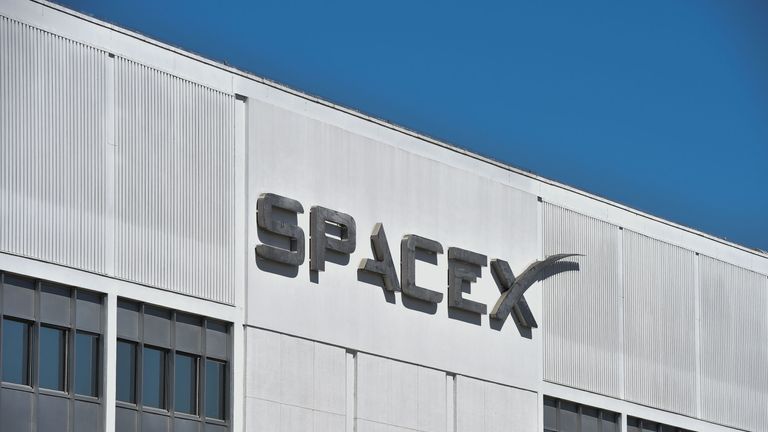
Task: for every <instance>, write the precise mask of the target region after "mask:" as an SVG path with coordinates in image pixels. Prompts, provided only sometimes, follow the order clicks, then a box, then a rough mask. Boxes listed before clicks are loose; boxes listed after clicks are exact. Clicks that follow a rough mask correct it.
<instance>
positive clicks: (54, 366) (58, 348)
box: [39, 327, 67, 391]
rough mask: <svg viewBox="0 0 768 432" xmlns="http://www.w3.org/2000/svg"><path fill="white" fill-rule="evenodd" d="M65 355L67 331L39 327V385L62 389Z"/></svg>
mask: <svg viewBox="0 0 768 432" xmlns="http://www.w3.org/2000/svg"><path fill="white" fill-rule="evenodd" d="M66 356H67V332H66V331H64V330H61V329H57V328H53V327H40V359H39V371H40V372H39V376H40V387H42V388H47V389H52V390H60V391H64V377H65V373H64V372H65V370H66Z"/></svg>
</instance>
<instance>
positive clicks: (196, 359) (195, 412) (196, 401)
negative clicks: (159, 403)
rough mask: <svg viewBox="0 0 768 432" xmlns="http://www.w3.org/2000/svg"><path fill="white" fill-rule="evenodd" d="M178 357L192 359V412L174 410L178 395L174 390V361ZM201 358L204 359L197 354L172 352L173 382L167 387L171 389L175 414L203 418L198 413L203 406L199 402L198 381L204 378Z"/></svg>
mask: <svg viewBox="0 0 768 432" xmlns="http://www.w3.org/2000/svg"><path fill="white" fill-rule="evenodd" d="M179 356H182V357H189V358H191V359H192V361H193V363H194V383H193V390H194V391H193V392H192V398H193V399H194V401H193V402H192V412H185V411H179V410H178V409H177V408H176V403H177V402H178V396H179V395H177V394H176V390H177V388H176V378H177V374H176V372H178V369H177V364H178V362H177V361H176V360H177V359H178V358H179ZM201 358H205V357H202V356H200V355H199V354H193V353H187V352H184V351H180V350H173V382H172V383H171V385H170V386H169V387H172V388H173V411H174V412H175V413H176V414H183V415H188V416H193V417H195V418H201V417H203V416H201V413H200V407H201V406H202V405H203V404H202V401H201V399H202V398H201V391H202V387H201V385H200V384H201V383H200V379H201V378H202V377H203V376H204V372H202V371H201V370H200V363H201V362H200V359H201Z"/></svg>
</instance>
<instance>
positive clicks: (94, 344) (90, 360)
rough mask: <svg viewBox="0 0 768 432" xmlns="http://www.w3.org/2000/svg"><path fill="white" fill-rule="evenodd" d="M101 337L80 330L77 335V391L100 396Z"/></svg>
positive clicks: (82, 393) (81, 393)
mask: <svg viewBox="0 0 768 432" xmlns="http://www.w3.org/2000/svg"><path fill="white" fill-rule="evenodd" d="M99 376H100V373H99V337H98V336H97V335H92V334H88V333H81V332H78V333H77V334H76V335H75V393H77V394H80V395H85V396H94V397H96V396H98V395H99V394H98V377H99Z"/></svg>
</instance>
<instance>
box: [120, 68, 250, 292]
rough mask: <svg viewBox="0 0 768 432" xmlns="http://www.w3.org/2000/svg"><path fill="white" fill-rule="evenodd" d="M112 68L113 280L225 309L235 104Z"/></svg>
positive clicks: (143, 72) (146, 73)
mask: <svg viewBox="0 0 768 432" xmlns="http://www.w3.org/2000/svg"><path fill="white" fill-rule="evenodd" d="M115 62H116V64H115V86H116V95H115V99H116V101H115V102H116V121H115V127H116V145H117V149H116V160H117V162H116V168H115V195H116V209H115V215H116V219H117V221H116V241H117V243H118V244H119V245H120V247H119V248H118V249H117V250H116V266H115V272H116V274H117V276H119V277H121V278H125V279H128V280H132V281H136V282H139V283H142V284H147V285H152V286H157V287H160V288H165V289H169V290H172V291H178V292H183V293H185V294H190V295H193V296H197V297H203V298H207V299H212V300H217V301H221V302H226V303H231V302H232V301H233V300H234V283H233V282H234V259H233V253H234V218H235V214H234V213H235V212H234V190H235V185H234V181H235V179H234V107H235V100H234V97H233V96H232V95H228V94H224V93H221V92H218V91H215V90H212V89H209V88H207V87H204V86H201V85H198V84H195V83H192V82H189V81H186V80H183V79H180V78H178V77H175V76H173V75H169V74H166V73H164V72H160V71H157V70H155V69H152V68H149V67H146V66H143V65H140V64H137V63H134V62H132V61H129V60H126V59H122V58H117V59H116V60H115Z"/></svg>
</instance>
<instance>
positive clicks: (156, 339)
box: [116, 300, 229, 422]
mask: <svg viewBox="0 0 768 432" xmlns="http://www.w3.org/2000/svg"><path fill="white" fill-rule="evenodd" d="M117 318H118V320H117V321H118V329H117V333H118V334H117V337H118V340H117V395H116V396H117V401H118V404H119V406H120V408H121V409H130V410H135V411H148V412H152V413H158V412H160V413H167V414H169V415H172V416H175V417H179V416H186V417H185V418H196V419H203V420H205V421H208V422H210V421H214V422H224V421H226V414H227V398H226V395H227V377H228V367H227V365H228V361H227V359H228V358H229V337H228V327H227V326H226V325H225V324H224V323H221V322H219V321H215V320H211V319H208V318H205V317H198V316H193V315H189V314H185V313H181V312H178V311H173V310H169V309H163V308H158V307H155V306H151V305H146V304H142V303H135V302H130V301H124V300H121V301H119V302H118V308H117Z"/></svg>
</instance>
